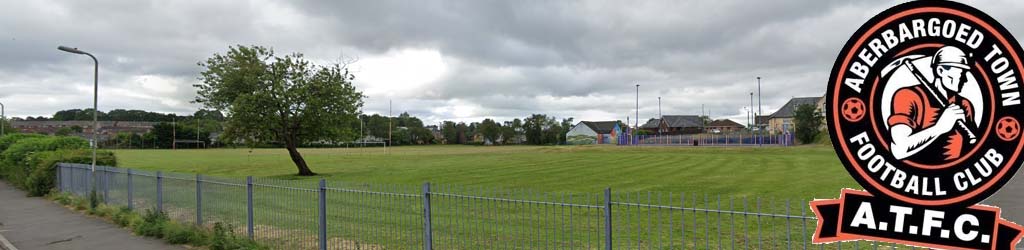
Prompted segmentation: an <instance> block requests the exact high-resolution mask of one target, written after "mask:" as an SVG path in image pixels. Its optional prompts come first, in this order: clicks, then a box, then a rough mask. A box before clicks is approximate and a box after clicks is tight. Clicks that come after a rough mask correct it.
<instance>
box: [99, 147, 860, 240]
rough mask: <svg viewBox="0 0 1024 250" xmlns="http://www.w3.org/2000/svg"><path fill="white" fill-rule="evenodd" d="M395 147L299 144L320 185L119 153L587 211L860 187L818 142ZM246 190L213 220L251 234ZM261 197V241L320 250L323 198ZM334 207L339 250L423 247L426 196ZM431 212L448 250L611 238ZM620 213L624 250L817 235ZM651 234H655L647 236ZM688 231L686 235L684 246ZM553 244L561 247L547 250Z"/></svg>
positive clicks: (169, 190)
mask: <svg viewBox="0 0 1024 250" xmlns="http://www.w3.org/2000/svg"><path fill="white" fill-rule="evenodd" d="M389 151H390V152H389V153H388V154H384V150H383V149H381V148H367V149H303V150H302V152H303V154H304V156H305V157H306V161H307V162H309V163H310V166H311V167H312V168H313V170H314V171H316V172H318V173H320V174H321V175H320V176H315V177H298V176H295V175H294V172H296V171H295V167H294V165H293V164H292V162H291V160H290V159H289V158H288V155H287V152H286V151H285V150H283V149H254V150H251V151H250V150H249V149H213V150H177V151H172V150H119V151H116V152H115V153H116V155H117V157H118V161H119V163H120V165H121V166H122V167H129V168H136V169H146V170H162V171H166V172H178V173H200V174H204V175H209V176H217V177H219V178H218V179H220V180H219V181H220V182H232V183H238V182H236V181H230V180H231V179H234V180H242V181H244V179H243V177H244V176H248V175H252V176H255V177H257V182H258V183H261V184H269V185H275V186H292V187H299V188H305V189H315V187H316V184H315V181H316V180H317V179H319V178H326V179H328V180H329V182H328V184H329V186H331V187H333V188H346V189H352V190H365V191H382V192H388V193H406V194H417V193H418V192H419V185H421V184H422V183H424V182H428V181H429V182H431V183H433V184H434V186H433V191H435V192H439V193H451V194H473V195H481V196H486V197H500V198H506V199H514V200H531V201H551V202H567V203H572V204H589V205H600V204H602V201H603V198H602V196H601V195H600V194H601V193H602V191H603V189H604V188H605V187H611V188H612V189H613V191H614V198H613V200H614V201H616V202H625V203H640V204H660V205H671V206H679V205H680V203H681V201H680V200H679V198H680V195H682V194H681V193H685V195H686V196H685V197H686V201H685V206H686V207H687V208H693V207H697V208H710V209H718V208H721V209H723V210H743V211H751V212H754V211H760V212H764V213H775V214H784V213H787V209H786V206H785V204H786V203H785V202H786V200H790V201H791V202H792V206H791V207H792V210H791V211H789V212H791V213H792V214H793V215H800V214H801V213H807V211H806V210H807V209H806V208H807V206H806V202H807V200H809V199H812V198H833V197H836V196H838V193H839V189H840V188H843V187H856V183H855V182H854V181H853V180H852V178H851V177H849V175H848V174H847V173H846V171H845V170H844V169H843V168H842V166H841V165H840V164H839V162H838V160H837V159H836V157H835V155H834V153H833V151H832V149H831V148H830V147H827V146H821V145H816V146H799V147H765V148H756V147H744V148H724V147H699V148H692V147H640V148H636V147H614V146H559V147H555V146H545V147H540V146H509V147H481V146H419V147H396V148H392V149H390V150H389ZM179 178H185V179H186V180H168V179H165V182H164V185H165V186H164V190H165V194H164V206H165V209H167V210H168V211H170V215H171V217H172V218H174V219H175V220H180V221H194V215H195V214H194V210H195V196H194V189H193V188H194V182H190V181H188V178H189V175H179ZM207 179H210V178H207ZM296 180H298V181H296ZM146 181H151V180H148V179H146V178H141V177H140V178H137V179H136V189H135V192H136V196H135V199H136V200H135V201H136V204H137V205H136V207H140V208H141V207H146V206H151V205H152V199H153V197H150V196H152V194H153V193H154V190H151V189H152V186H151V184H145V183H146ZM115 183H120V182H115ZM243 183H244V182H243ZM361 183H372V185H364V184H361ZM381 184H387V185H381ZM391 184H393V185H391ZM118 186H120V185H118ZM648 192H653V197H654V198H649V197H651V196H649V195H650V194H648ZM242 194H244V187H231V186H223V185H218V184H205V187H204V198H203V199H204V200H205V201H207V202H204V206H203V211H204V212H203V214H204V222H206V223H212V222H214V221H222V222H226V223H231V224H234V225H239V226H244V223H245V219H244V218H245V217H244V216H245V210H244V206H245V197H244V195H242ZM705 194H707V195H708V196H705ZM115 195H118V194H115ZM122 195H123V194H122ZM564 195H570V196H569V197H568V198H566V197H565V196H564ZM719 196H721V199H722V201H721V203H719V202H718V198H719ZM253 198H254V201H255V203H254V204H255V205H256V209H255V212H256V213H255V215H254V216H255V219H256V224H257V229H256V231H257V238H258V240H259V241H261V242H265V243H267V244H269V245H272V246H275V248H282V249H307V248H315V233H316V221H315V214H316V206H315V205H316V194H315V192H308V191H296V190H287V189H279V188H270V187H262V186H261V187H257V188H256V189H255V191H254V197H253ZM327 199H328V222H329V223H328V227H329V228H328V232H329V237H330V239H329V241H330V242H332V243H331V244H330V245H332V249H336V248H338V247H341V248H344V249H349V248H352V249H356V248H361V249H380V248H381V247H383V248H385V249H415V248H417V246H419V245H421V244H422V240H421V239H420V236H421V235H422V231H421V228H422V201H421V199H420V198H418V197H416V196H414V197H396V196H381V195H372V194H362V193H345V192H336V191H331V192H329V193H328V195H327ZM648 199H650V200H648ZM705 199H707V201H705ZM755 199H760V200H761V201H762V202H761V203H760V205H759V207H760V209H757V208H755V207H756V206H758V205H755ZM744 202H746V204H747V205H748V206H747V207H746V209H743V204H744ZM730 206H733V207H730ZM432 211H433V212H432V213H433V216H432V218H433V219H432V220H433V223H432V225H433V228H434V230H433V231H434V237H435V238H434V242H435V247H439V248H444V249H488V248H496V247H504V246H505V245H504V244H508V243H507V242H516V243H513V244H526V246H522V245H519V246H516V245H513V247H515V248H544V247H553V248H575V249H579V248H583V249H597V248H599V246H600V244H599V243H600V242H601V237H602V233H601V232H602V228H601V223H602V221H601V214H602V211H601V210H600V209H594V208H589V209H583V208H577V209H575V210H574V209H567V208H566V207H562V206H552V205H538V204H531V203H523V202H494V201H487V200H474V199H465V198H459V197H450V196H434V198H433V205H432ZM613 213H614V214H615V215H616V216H614V220H615V222H614V223H613V224H614V225H616V227H615V238H616V245H617V246H619V247H618V248H632V247H639V246H641V245H642V246H643V248H647V247H657V248H665V247H667V248H665V249H674V248H680V247H682V246H684V245H685V246H687V248H688V249H703V248H709V249H714V248H717V246H718V245H717V244H718V242H719V241H720V240H722V244H723V245H722V246H723V247H726V248H729V247H731V245H732V244H736V245H740V246H742V245H747V244H750V246H751V247H756V246H757V244H764V246H763V248H765V249H784V248H785V244H786V243H785V239H786V238H785V235H786V232H787V231H789V232H791V233H792V237H794V238H793V241H794V244H795V245H797V246H800V245H801V244H802V242H803V238H801V237H804V236H805V235H806V233H809V232H805V231H804V230H806V229H804V228H805V227H807V228H809V229H810V230H812V231H813V227H814V221H813V220H803V221H802V220H788V221H787V220H785V219H779V218H769V217H764V218H761V222H760V223H756V221H755V219H756V218H755V217H752V216H751V217H748V218H744V217H739V216H735V215H729V214H717V213H710V214H708V213H704V212H694V211H689V210H688V211H685V212H682V211H678V210H674V211H673V210H667V209H665V210H663V209H648V208H646V207H636V206H630V205H621V204H619V205H615V206H614V209H613ZM652 214H653V216H652ZM566 215H568V217H569V218H566V217H567V216H566ZM806 215H809V213H807V214H806ZM573 219H575V220H573ZM567 220H569V221H567ZM682 221H685V223H687V224H686V228H685V232H684V231H683V230H682V229H681V225H680V224H679V223H680V222H682ZM672 223H675V224H674V225H673V224H672ZM789 224H792V225H789ZM208 225H209V224H208ZM648 225H649V226H648ZM694 226H696V227H694ZM787 226H792V229H790V228H789V227H787ZM734 228H735V229H734ZM651 229H653V232H651V231H648V230H651ZM759 229H760V230H759ZM732 230H735V231H736V234H735V235H733V234H732V232H731V231H732ZM759 231H760V232H761V233H757V232H759ZM565 234H569V235H565ZM684 234H685V235H686V238H687V240H681V239H680V237H682V236H683V235H684ZM761 234H763V236H762V235H761ZM558 235H561V236H558ZM550 243H555V244H557V245H545V244H550ZM705 244H706V245H705ZM865 246H867V244H865ZM833 248H835V246H829V247H828V249H833Z"/></svg>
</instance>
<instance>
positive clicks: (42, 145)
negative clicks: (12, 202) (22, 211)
mask: <svg viewBox="0 0 1024 250" xmlns="http://www.w3.org/2000/svg"><path fill="white" fill-rule="evenodd" d="M0 149H2V151H0V178H2V179H6V180H7V181H8V182H9V183H11V184H12V185H14V186H16V187H19V188H22V189H25V190H27V191H29V195H32V196H40V195H45V194H46V193H48V192H49V190H50V189H52V188H53V187H54V183H55V180H54V178H55V177H56V176H55V175H56V173H55V171H54V167H55V165H56V163H58V162H68V163H91V162H92V151H91V150H90V149H89V142H88V141H86V140H85V139H82V138H78V137H66V136H57V137H54V136H44V135H37V134H10V135H5V136H3V137H0ZM97 164H100V165H107V166H116V165H117V160H116V159H115V158H114V154H113V153H112V152H108V151H101V152H97Z"/></svg>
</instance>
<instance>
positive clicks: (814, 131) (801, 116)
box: [793, 104, 824, 144]
mask: <svg viewBox="0 0 1024 250" xmlns="http://www.w3.org/2000/svg"><path fill="white" fill-rule="evenodd" d="M822 120H824V118H822V116H821V112H818V107H817V106H816V105H811V104H803V105H800V106H797V107H796V112H795V113H794V114H793V124H794V126H795V127H796V128H795V130H796V131H794V132H796V138H797V139H799V140H800V142H801V143H805V144H806V143H811V142H813V141H814V139H815V137H817V136H818V131H819V130H820V128H821V122H822Z"/></svg>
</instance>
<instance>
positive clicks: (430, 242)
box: [423, 182, 434, 250]
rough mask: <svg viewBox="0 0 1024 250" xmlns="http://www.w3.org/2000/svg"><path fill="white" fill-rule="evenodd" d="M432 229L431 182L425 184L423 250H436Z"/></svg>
mask: <svg viewBox="0 0 1024 250" xmlns="http://www.w3.org/2000/svg"><path fill="white" fill-rule="evenodd" d="M432 230H433V229H432V228H431V227H430V182H427V183H423V249H425V250H433V249H434V238H433V237H434V236H433V232H432Z"/></svg>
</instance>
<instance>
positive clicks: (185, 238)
mask: <svg viewBox="0 0 1024 250" xmlns="http://www.w3.org/2000/svg"><path fill="white" fill-rule="evenodd" d="M47 198H49V199H50V200H53V201H55V202H57V203H59V204H61V205H64V206H65V207H67V208H69V209H73V210H75V211H79V212H82V213H86V214H89V215H93V216H97V217H100V218H104V219H107V220H109V221H111V222H113V223H114V224H117V225H118V226H121V227H123V228H127V229H130V230H131V231H132V232H133V233H135V234H136V235H139V236H145V237H151V238H158V239H163V240H164V241H165V242H167V243H170V244H177V245H188V246H192V247H195V248H200V249H209V250H243V249H269V248H268V247H266V246H262V245H259V244H257V243H256V242H254V241H251V240H249V239H246V238H245V237H241V236H238V235H237V234H235V233H234V232H235V231H234V230H233V228H232V225H230V224H224V223H219V222H218V223H215V224H214V225H213V227H212V228H203V227H197V226H194V225H186V224H183V223H180V222H177V221H173V220H171V219H170V218H169V217H168V216H167V214H165V213H163V212H159V211H155V210H153V209H147V210H146V211H145V213H143V214H139V213H138V212H136V211H134V210H132V209H129V208H128V207H118V206H109V205H105V204H98V205H97V206H95V208H91V209H90V208H89V207H90V206H89V199H86V198H81V197H77V196H73V195H70V194H66V193H56V192H54V193H52V194H51V195H49V196H48V197H47Z"/></svg>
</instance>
